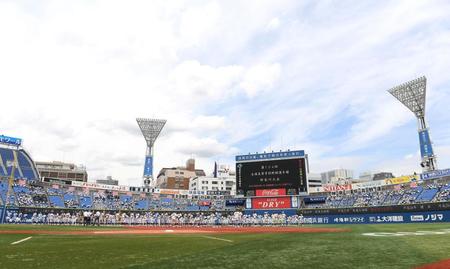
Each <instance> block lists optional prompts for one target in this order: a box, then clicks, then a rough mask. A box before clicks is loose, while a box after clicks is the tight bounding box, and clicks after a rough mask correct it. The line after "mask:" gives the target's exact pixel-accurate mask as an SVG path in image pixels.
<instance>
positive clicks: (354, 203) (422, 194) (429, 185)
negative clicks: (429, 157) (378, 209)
mask: <svg viewBox="0 0 450 269" xmlns="http://www.w3.org/2000/svg"><path fill="white" fill-rule="evenodd" d="M446 201H450V182H448V181H444V182H440V183H438V182H435V181H429V182H423V183H421V184H418V185H417V184H416V185H415V186H413V187H411V185H410V184H405V185H397V186H396V187H393V186H391V187H390V188H388V189H377V190H355V191H348V192H345V191H343V192H340V193H331V194H328V195H327V196H326V199H325V201H324V203H312V204H304V207H306V208H345V207H370V206H387V205H406V204H417V203H429V202H446Z"/></svg>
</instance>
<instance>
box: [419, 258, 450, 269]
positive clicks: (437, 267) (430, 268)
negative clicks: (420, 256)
mask: <svg viewBox="0 0 450 269" xmlns="http://www.w3.org/2000/svg"><path fill="white" fill-rule="evenodd" d="M448 268H450V259H448V260H443V261H438V262H435V263H430V264H425V265H422V266H419V267H417V268H416V269H448Z"/></svg>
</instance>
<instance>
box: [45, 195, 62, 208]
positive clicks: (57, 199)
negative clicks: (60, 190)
mask: <svg viewBox="0 0 450 269" xmlns="http://www.w3.org/2000/svg"><path fill="white" fill-rule="evenodd" d="M48 199H49V201H50V205H51V206H52V207H65V205H64V201H63V199H62V197H61V196H59V195H49V196H48Z"/></svg>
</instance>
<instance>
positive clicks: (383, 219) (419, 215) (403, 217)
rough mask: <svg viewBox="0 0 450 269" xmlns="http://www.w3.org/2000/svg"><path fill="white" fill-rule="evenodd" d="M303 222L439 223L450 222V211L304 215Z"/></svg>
mask: <svg viewBox="0 0 450 269" xmlns="http://www.w3.org/2000/svg"><path fill="white" fill-rule="evenodd" d="M303 222H304V223H307V224H382V223H433V222H435V223H438V222H450V211H424V212H403V213H378V214H347V215H311V216H306V217H303Z"/></svg>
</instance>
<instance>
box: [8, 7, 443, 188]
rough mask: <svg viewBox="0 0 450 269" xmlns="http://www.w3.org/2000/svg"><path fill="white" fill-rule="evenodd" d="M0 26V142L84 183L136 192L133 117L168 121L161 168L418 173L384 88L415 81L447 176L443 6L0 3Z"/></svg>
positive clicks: (408, 137)
mask: <svg viewBox="0 0 450 269" xmlns="http://www.w3.org/2000/svg"><path fill="white" fill-rule="evenodd" d="M0 25H4V26H5V25H6V26H8V27H1V28H0V59H1V61H0V74H1V75H0V76H1V79H0V89H2V92H3V93H7V94H6V95H4V96H6V97H8V96H9V97H11V99H10V100H15V101H7V102H2V111H4V112H5V111H6V112H7V113H6V114H5V115H7V116H3V117H1V118H0V133H4V134H5V135H11V136H18V137H21V138H23V139H24V141H25V146H26V148H27V149H28V150H29V151H30V152H31V154H32V155H33V156H34V158H35V159H36V160H45V161H49V160H64V161H68V162H75V163H80V164H85V165H86V166H87V168H88V172H89V175H90V177H91V178H92V179H98V178H103V177H105V176H107V175H112V176H113V177H115V178H118V179H119V180H121V183H122V184H132V185H139V184H140V183H141V182H140V177H141V175H142V169H143V162H144V158H143V157H144V154H145V142H144V140H143V138H142V137H141V135H140V133H139V130H138V128H137V125H136V123H135V120H134V119H135V118H136V117H154V118H165V119H167V120H168V123H167V126H166V128H165V130H164V131H163V133H162V136H161V137H160V139H159V140H158V141H157V144H156V150H155V166H156V170H159V169H160V168H162V167H167V166H178V165H182V164H184V162H185V160H186V159H187V158H188V157H190V156H195V157H196V159H197V164H198V166H200V167H202V168H204V169H206V170H207V171H211V170H212V168H213V163H214V161H219V162H221V163H229V164H232V165H233V164H234V163H233V159H234V158H233V157H234V155H235V154H240V153H248V152H261V151H264V150H266V151H270V150H280V149H282V150H285V149H304V150H306V151H307V153H309V156H310V165H311V169H312V171H313V172H322V171H325V170H328V169H334V168H339V167H343V168H350V169H354V170H355V171H356V172H357V174H358V173H359V172H362V171H366V170H372V171H381V170H384V171H392V172H394V173H395V174H397V175H400V174H407V173H411V172H412V171H420V168H419V166H418V164H419V147H418V137H417V130H416V129H417V126H416V120H415V118H414V116H413V114H412V113H411V112H409V111H408V110H407V109H406V108H404V107H403V106H402V105H401V104H400V103H399V102H398V101H397V100H395V98H393V97H392V96H390V95H389V93H387V90H388V89H390V88H391V87H393V86H396V85H398V84H400V83H403V82H406V81H409V80H412V79H415V78H417V77H419V76H422V75H425V76H426V77H427V79H428V89H427V90H428V95H427V118H428V122H429V125H430V128H431V136H432V139H433V141H434V145H435V152H436V153H437V155H438V165H439V166H440V167H441V168H447V167H450V127H449V126H450V125H449V124H448V123H449V122H450V121H449V120H450V116H449V108H448V105H447V101H446V100H449V99H450V79H449V76H448V73H449V70H450V3H449V2H448V1H260V0H259V1H170V2H168V1H133V2H132V3H130V2H129V1H127V2H125V1H76V2H75V1H40V2H38V3H32V2H30V1H23V2H21V1H0ZM16 97H18V98H19V99H20V101H17V99H16ZM6 99H8V98H6Z"/></svg>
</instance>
